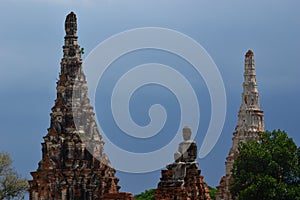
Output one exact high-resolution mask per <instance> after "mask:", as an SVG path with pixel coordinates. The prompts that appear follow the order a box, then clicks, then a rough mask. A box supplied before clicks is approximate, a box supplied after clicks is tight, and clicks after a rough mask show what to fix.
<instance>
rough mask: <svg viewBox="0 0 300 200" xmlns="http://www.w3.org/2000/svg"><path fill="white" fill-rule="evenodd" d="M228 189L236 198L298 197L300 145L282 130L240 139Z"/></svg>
mask: <svg viewBox="0 0 300 200" xmlns="http://www.w3.org/2000/svg"><path fill="white" fill-rule="evenodd" d="M232 175H233V179H234V182H233V184H232V187H231V193H232V195H233V196H234V197H237V198H238V199H239V200H254V199H260V200H270V199H272V200H297V199H299V200H300V148H297V146H296V144H295V143H294V141H293V140H292V139H291V138H289V137H288V136H287V134H286V133H285V132H284V131H280V130H277V131H273V132H268V131H266V132H264V133H262V135H261V139H260V141H259V142H256V141H249V142H247V143H241V144H240V146H239V155H238V157H237V159H236V161H235V162H234V165H233V170H232Z"/></svg>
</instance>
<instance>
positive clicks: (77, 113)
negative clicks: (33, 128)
mask: <svg viewBox="0 0 300 200" xmlns="http://www.w3.org/2000/svg"><path fill="white" fill-rule="evenodd" d="M65 31H66V36H65V41H64V42H65V43H64V46H63V58H62V60H61V70H60V75H59V80H58V81H57V87H56V90H57V98H56V100H55V105H54V106H53V107H52V109H51V110H52V112H51V114H50V116H51V122H50V128H48V133H47V135H46V136H44V137H43V139H44V142H43V143H42V160H41V161H40V162H39V164H38V169H37V171H35V172H31V175H32V177H33V180H31V181H29V185H30V188H29V194H30V200H46V199H47V200H51V199H52V200H73V199H77V200H98V199H101V200H108V199H123V200H130V199H133V197H132V195H131V194H130V193H119V188H120V187H119V186H118V181H119V179H118V178H116V177H115V172H116V171H115V170H114V169H113V168H112V167H111V166H110V164H109V160H108V158H107V156H106V154H105V153H104V148H103V145H104V142H103V141H102V137H101V135H100V134H99V131H98V128H97V125H96V122H95V119H94V115H95V113H94V112H93V107H92V106H91V105H90V103H89V99H88V97H87V82H86V78H85V75H84V73H83V70H82V60H81V58H80V46H79V45H78V43H77V38H78V37H77V35H76V32H77V22H76V15H75V14H74V13H73V12H71V13H70V14H69V15H68V16H67V18H66V21H65ZM75 83H76V84H75ZM74 117H78V118H79V119H80V120H79V122H78V123H76V126H75V123H74ZM81 135H85V136H88V137H91V138H93V142H92V143H89V144H88V145H89V146H90V147H91V146H92V147H93V148H92V150H93V151H92V152H90V151H88V150H87V149H86V145H87V144H86V143H84V142H82V137H81Z"/></svg>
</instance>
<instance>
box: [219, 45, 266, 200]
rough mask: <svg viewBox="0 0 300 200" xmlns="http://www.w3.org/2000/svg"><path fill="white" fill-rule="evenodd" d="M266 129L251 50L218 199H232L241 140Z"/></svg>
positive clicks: (250, 137)
mask: <svg viewBox="0 0 300 200" xmlns="http://www.w3.org/2000/svg"><path fill="white" fill-rule="evenodd" d="M263 131H264V115H263V111H262V110H261V109H260V106H259V96H258V89H257V81H256V72H255V65H254V54H253V52H252V51H251V50H249V51H248V52H247V53H246V55H245V66H244V83H243V93H242V104H241V106H240V110H239V113H238V123H237V126H236V128H235V131H234V133H233V138H232V147H231V148H230V151H229V154H228V156H227V158H226V162H225V167H226V174H225V176H223V177H222V178H221V181H220V185H219V186H217V193H216V199H217V200H231V199H232V197H231V194H230V185H231V184H232V183H233V178H232V176H231V170H232V168H233V163H234V161H235V159H236V158H237V156H238V145H239V143H240V142H247V141H249V140H256V141H258V140H259V134H260V133H262V132H263Z"/></svg>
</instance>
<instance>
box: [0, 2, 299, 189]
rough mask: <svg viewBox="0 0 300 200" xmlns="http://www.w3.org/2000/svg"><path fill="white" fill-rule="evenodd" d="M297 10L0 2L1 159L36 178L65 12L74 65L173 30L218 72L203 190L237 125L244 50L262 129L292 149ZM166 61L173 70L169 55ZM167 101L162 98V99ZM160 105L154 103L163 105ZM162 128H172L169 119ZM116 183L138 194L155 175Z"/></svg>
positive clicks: (218, 171) (291, 5) (217, 172)
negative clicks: (221, 90)
mask: <svg viewBox="0 0 300 200" xmlns="http://www.w3.org/2000/svg"><path fill="white" fill-rule="evenodd" d="M74 2H75V3H74ZM299 6H300V2H299V1H298V0H294V1H291V0H288V1H270V0H266V1H259V0H254V1H246V2H242V1H238V0H234V1H198V0H191V1H178V0H165V1H159V0H152V1H141V0H128V1H118V0H107V1H104V0H103V1H100V0H82V1H80V0H78V1H74V0H73V1H71V0H70V1H69V0H68V1H59V0H52V1H51V0H49V1H48V0H44V1H37V0H12V1H11V0H3V1H1V4H0V26H1V28H0V61H1V64H0V66H1V68H0V69H1V72H0V97H1V98H0V99H1V101H0V102H1V104H0V134H1V135H0V151H6V152H9V153H10V154H11V156H12V158H13V160H14V166H15V168H16V169H17V170H18V171H19V172H20V173H21V174H22V175H23V176H25V177H27V178H31V177H30V175H29V172H30V171H34V170H36V168H37V163H38V161H39V160H40V159H41V145H40V143H41V142H42V137H43V136H44V135H46V134H47V128H48V127H49V120H50V118H49V113H50V109H51V107H52V106H53V105H54V100H55V95H56V93H55V87H56V84H55V82H56V79H57V77H58V73H59V68H60V59H61V57H62V48H61V47H62V45H63V37H64V35H65V33H64V20H65V16H66V15H67V14H68V13H69V12H70V11H74V12H75V13H76V14H77V17H78V29H79V30H78V35H79V44H80V45H81V46H82V47H84V48H85V55H84V56H83V58H85V56H86V55H88V53H89V52H90V51H91V50H92V49H93V48H95V46H96V45H98V44H99V42H101V41H103V40H105V39H106V38H108V37H110V36H112V35H114V34H117V33H119V32H122V31H125V30H128V29H131V28H139V27H146V26H157V27H164V28H170V29H174V30H177V31H180V32H182V33H184V34H186V35H188V36H190V37H192V38H193V39H194V40H196V41H197V42H198V43H200V44H201V45H202V46H203V47H204V48H205V49H206V50H207V52H208V53H209V54H210V56H211V57H212V59H213V60H214V62H215V63H216V65H217V66H218V68H219V70H220V73H221V75H222V77H223V81H224V84H225V89H226V94H227V114H226V121H225V125H224V129H223V132H222V134H221V137H220V139H219V141H218V143H217V145H216V146H215V148H214V149H213V151H212V152H211V153H210V154H209V155H208V156H207V157H205V158H204V159H201V160H200V159H199V160H198V161H199V163H200V164H199V166H200V168H201V170H202V175H204V177H205V180H206V182H207V183H208V184H209V185H212V186H216V185H217V184H218V183H219V180H220V177H221V176H222V175H224V173H225V165H224V162H225V157H226V155H227V153H228V151H229V147H230V145H231V137H232V132H233V130H234V128H235V126H236V123H237V112H238V109H239V106H240V102H241V92H242V81H243V62H244V54H245V53H246V51H247V50H248V49H252V50H253V51H254V54H255V62H256V72H257V79H258V84H259V85H258V88H259V92H260V102H261V108H262V109H263V110H264V112H265V127H266V129H268V130H273V129H279V128H280V129H282V130H285V131H287V132H288V134H289V136H290V137H292V138H293V139H294V141H295V142H296V143H297V145H300V136H299V128H298V126H297V125H298V123H299V113H300V106H299V104H298V102H299V99H300V89H299V86H300V79H299V74H300V68H299V61H298V57H299V53H300V38H299V36H300V27H299V20H300V13H299ZM146 53H147V52H143V55H144V56H145V57H143V59H144V61H148V60H147V59H148V58H147V54H146ZM152 53H153V52H152ZM154 54H155V53H154ZM138 56H139V55H138V54H137V55H136V56H135V59H136V58H137V57H138ZM166 59H167V60H169V64H172V61H170V58H169V57H166ZM171 60H172V59H171ZM120 61H121V60H120ZM156 61H159V57H156ZM130 62H131V61H130V60H129V61H128V60H127V61H126V63H127V64H128V63H129V64H130ZM133 62H134V61H133ZM187 73H189V72H187ZM194 78H195V79H197V77H194ZM200 82H201V81H200ZM195 84H198V83H197V82H196V83H195ZM199 84H201V83H199ZM198 88H199V90H200V89H201V88H202V87H201V86H198ZM156 89H158V90H159V91H158V93H157V94H160V92H162V93H163V91H161V88H156ZM146 91H147V88H145V90H144V91H143V90H141V91H139V92H140V95H139V93H137V94H136V96H134V98H133V99H132V104H134V103H138V102H139V103H138V104H137V105H138V106H137V107H138V108H141V109H139V112H134V113H133V114H132V116H133V118H134V119H136V120H137V121H138V119H141V121H140V122H139V121H138V123H141V124H143V123H146V122H147V119H145V120H144V121H143V120H142V119H143V118H139V115H141V116H144V115H145V114H144V113H143V110H144V111H145V112H146V111H147V109H146V108H147V106H149V105H150V104H151V103H155V101H153V102H152V101H144V102H145V104H146V105H143V104H141V102H143V99H141V96H143V95H145V94H144V93H145V92H146ZM203 91H204V92H203V93H200V94H199V95H200V96H201V95H202V96H203V97H204V100H203V101H202V102H200V108H202V107H203V109H202V111H203V112H201V120H203V123H204V127H201V128H202V129H203V131H205V128H207V127H205V126H207V121H208V120H209V118H210V116H209V115H210V112H209V111H207V110H206V109H205V108H206V106H207V105H209V98H208V101H207V100H206V99H207V91H206V89H205V88H204V89H203ZM149 92H150V93H146V94H148V95H149V96H151V94H152V96H155V94H156V93H154V94H153V91H152V90H149ZM97 95H100V96H101V94H97ZM166 95H171V94H169V93H168V92H167V94H166ZM171 96H172V95H171ZM145 98H148V96H147V95H146V96H145ZM161 101H162V104H163V103H164V100H161ZM98 103H99V107H98V105H97V109H100V105H101V102H98ZM176 105H177V104H176V101H172V102H171V103H170V105H169V107H170V108H169V109H170V110H171V112H172V113H175V114H178V111H177V110H176V109H175V110H174V109H173V108H172V106H174V107H176ZM97 109H96V112H97V111H98V110H97ZM167 109H168V108H167ZM99 112H100V111H99ZM102 117H103V116H102ZM171 120H175V122H176V120H177V117H176V116H175V117H173V118H172V119H171ZM201 128H200V130H201V131H202V129H201ZM202 140H203V137H202V136H201V134H200V136H199V137H197V138H196V141H197V143H198V144H199V145H200V144H201V143H202ZM129 148H132V147H129ZM148 148H151V146H149V147H148ZM175 150H176V149H174V151H175ZM137 151H139V150H138V149H137ZM170 157H173V155H170ZM166 164H167V163H166ZM117 175H118V177H119V178H120V179H121V181H120V185H121V186H122V190H124V191H131V192H133V193H139V192H141V191H143V190H145V189H149V188H154V187H156V185H157V183H158V181H159V177H160V172H159V171H156V172H152V173H148V174H130V173H123V172H120V173H118V174H117Z"/></svg>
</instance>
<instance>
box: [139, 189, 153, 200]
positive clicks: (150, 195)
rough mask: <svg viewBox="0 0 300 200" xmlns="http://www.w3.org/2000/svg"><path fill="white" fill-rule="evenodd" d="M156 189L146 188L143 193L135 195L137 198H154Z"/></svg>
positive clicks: (150, 199)
mask: <svg viewBox="0 0 300 200" xmlns="http://www.w3.org/2000/svg"><path fill="white" fill-rule="evenodd" d="M154 191H155V189H151V190H146V191H145V192H142V193H141V194H137V195H135V196H134V199H135V200H154Z"/></svg>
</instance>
